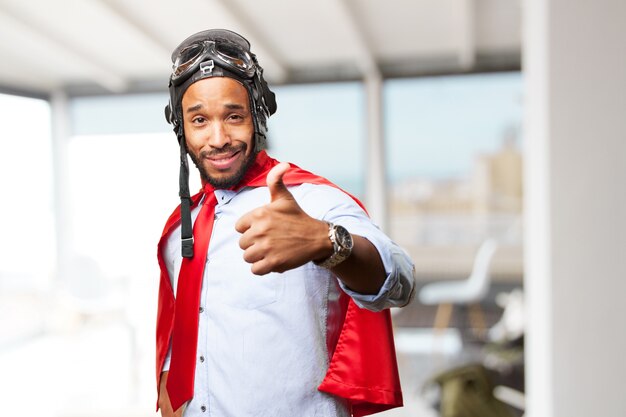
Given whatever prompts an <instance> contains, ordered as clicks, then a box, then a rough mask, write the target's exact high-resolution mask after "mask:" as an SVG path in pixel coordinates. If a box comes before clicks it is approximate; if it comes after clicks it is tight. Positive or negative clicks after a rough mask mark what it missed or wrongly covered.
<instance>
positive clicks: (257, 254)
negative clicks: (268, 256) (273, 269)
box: [243, 245, 264, 264]
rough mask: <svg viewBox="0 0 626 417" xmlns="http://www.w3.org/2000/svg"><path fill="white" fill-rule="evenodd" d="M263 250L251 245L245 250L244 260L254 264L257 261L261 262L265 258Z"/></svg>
mask: <svg viewBox="0 0 626 417" xmlns="http://www.w3.org/2000/svg"><path fill="white" fill-rule="evenodd" d="M263 257H264V255H263V252H262V251H261V250H259V248H256V247H255V246H254V245H252V246H250V247H249V248H248V249H246V250H245V251H244V252H243V260H244V261H246V262H247V263H249V264H253V263H255V262H259V261H261V260H263Z"/></svg>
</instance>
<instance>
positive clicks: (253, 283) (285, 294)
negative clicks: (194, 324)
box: [163, 184, 414, 417]
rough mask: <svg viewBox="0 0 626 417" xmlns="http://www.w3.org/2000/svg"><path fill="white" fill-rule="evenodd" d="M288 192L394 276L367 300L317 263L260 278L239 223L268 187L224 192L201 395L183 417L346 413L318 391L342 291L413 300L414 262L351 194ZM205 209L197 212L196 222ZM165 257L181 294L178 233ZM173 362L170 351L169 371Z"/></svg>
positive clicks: (207, 305) (209, 268) (199, 367)
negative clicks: (360, 242) (368, 248)
mask: <svg viewBox="0 0 626 417" xmlns="http://www.w3.org/2000/svg"><path fill="white" fill-rule="evenodd" d="M288 188H289V191H290V192H291V193H292V194H293V195H294V197H295V199H296V201H297V202H298V204H299V205H300V207H302V209H303V210H304V211H305V212H306V213H307V214H308V215H310V216H311V217H314V218H316V219H320V220H325V221H329V222H332V223H335V224H340V225H342V226H344V227H345V228H346V229H347V230H348V231H349V232H350V233H351V234H353V235H358V236H362V237H364V238H366V239H368V240H369V241H370V242H371V243H372V244H374V246H375V247H376V248H377V249H378V252H379V254H380V256H381V260H382V262H383V264H384V267H385V270H386V273H387V279H386V280H385V283H384V284H383V286H382V288H381V289H380V291H379V293H378V294H375V295H363V294H359V293H356V292H354V291H351V290H350V289H349V288H346V287H345V286H344V285H343V284H342V282H341V281H340V280H338V279H337V277H335V276H334V275H333V274H332V273H331V272H330V271H328V270H326V269H324V268H320V267H318V266H317V265H315V264H314V263H312V262H309V263H307V264H305V265H302V266H301V267H299V268H295V269H292V270H290V271H286V272H284V273H270V274H267V275H264V276H257V275H254V274H252V273H251V272H250V267H251V265H250V264H248V263H246V262H245V261H244V260H243V250H242V249H241V248H240V247H239V238H240V236H241V235H240V234H239V233H238V232H237V231H236V230H235V223H236V222H237V220H238V219H239V218H240V217H241V216H242V215H244V214H246V213H247V212H249V211H251V210H253V209H255V208H257V207H260V206H262V205H265V204H268V203H269V201H270V196H269V190H268V189H267V187H258V188H244V189H243V190H240V191H238V192H234V191H229V190H217V191H216V192H215V196H216V198H217V206H216V208H215V222H214V225H213V234H212V237H211V242H210V246H209V249H208V254H207V261H206V265H205V270H204V276H203V281H202V290H201V291H202V292H201V300H200V306H201V307H200V311H199V314H200V320H199V330H198V348H197V359H196V372H195V383H194V397H193V399H192V400H191V401H190V402H189V403H188V404H187V407H186V409H185V412H184V417H206V416H220V417H221V416H237V417H239V416H264V417H269V416H277V417H278V416H281V417H283V416H284V417H288V416H301V417H307V416H316V417H317V416H319V417H337V416H342V417H343V416H348V415H349V412H348V409H347V406H346V404H345V403H344V401H343V400H342V399H340V398H336V397H333V396H331V395H328V394H325V393H323V392H319V391H318V390H317V386H318V385H319V384H320V383H321V381H322V380H323V378H324V375H325V374H326V370H327V368H328V363H329V360H330V358H331V357H332V353H333V350H334V347H335V344H336V342H337V339H338V337H339V332H340V330H341V321H342V318H343V314H344V312H343V311H342V310H341V305H340V303H339V302H338V300H339V295H340V293H341V291H342V290H343V291H345V292H346V293H347V294H349V295H350V296H351V297H352V298H353V299H354V301H355V302H356V304H357V305H359V306H360V307H362V308H367V309H369V310H373V311H379V310H382V309H385V308H388V307H400V306H403V305H405V304H407V303H408V302H409V301H410V299H411V297H412V295H413V288H414V277H413V271H414V269H413V263H412V262H411V260H410V258H409V257H408V255H407V254H406V253H405V252H404V251H403V250H402V249H401V248H400V247H398V246H397V245H396V244H394V243H393V242H392V241H391V240H390V239H389V238H388V237H387V236H385V235H384V234H383V233H382V232H381V231H380V230H379V229H378V228H377V227H376V226H375V225H374V224H373V223H372V222H371V220H370V219H369V218H368V217H367V215H366V214H365V212H364V211H363V210H362V209H361V208H360V207H359V206H358V205H357V204H356V203H355V202H354V200H353V199H352V198H350V197H349V196H348V195H346V194H345V193H343V192H342V191H340V190H338V189H336V188H334V187H330V186H326V185H312V184H302V185H298V186H292V187H288ZM198 212H199V208H195V209H194V210H193V211H192V218H193V220H194V221H195V218H196V217H197V215H198ZM163 255H164V259H165V263H166V265H167V269H168V273H169V276H170V277H171V279H172V286H173V288H174V293H176V288H177V282H178V273H179V271H180V265H181V262H182V258H181V256H180V227H179V228H177V229H175V230H174V231H173V232H172V233H171V235H170V236H169V237H168V240H167V242H166V245H165V247H164V253H163ZM169 362H170V355H169V353H168V355H167V358H166V361H165V365H164V367H163V370H164V371H165V370H168V369H169Z"/></svg>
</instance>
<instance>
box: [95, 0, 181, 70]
mask: <svg viewBox="0 0 626 417" xmlns="http://www.w3.org/2000/svg"><path fill="white" fill-rule="evenodd" d="M91 1H92V2H94V3H99V4H100V5H102V7H104V8H106V9H107V10H109V12H110V13H111V14H114V15H116V16H117V17H118V18H119V19H120V20H122V21H124V22H125V23H126V24H127V25H128V27H129V28H130V29H131V30H135V31H137V32H138V33H139V34H141V35H142V36H143V37H144V39H146V40H147V41H148V42H150V43H152V44H153V45H154V47H155V48H156V49H157V50H158V51H160V52H161V53H163V54H165V56H167V57H168V59H169V56H170V54H171V50H170V49H171V45H170V44H169V42H168V41H166V40H165V39H164V38H163V37H162V36H161V34H160V33H159V32H158V31H154V30H152V29H151V28H149V27H148V26H147V25H145V24H144V23H143V22H141V21H140V20H138V19H136V18H134V17H133V16H131V15H130V14H129V13H128V11H127V10H125V9H124V8H122V7H120V5H119V3H118V2H116V1H113V0H91Z"/></svg>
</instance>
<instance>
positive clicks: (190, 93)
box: [182, 77, 255, 188]
mask: <svg viewBox="0 0 626 417" xmlns="http://www.w3.org/2000/svg"><path fill="white" fill-rule="evenodd" d="M182 109H183V126H184V130H185V140H186V143H187V150H188V151H189V155H190V157H191V159H192V160H193V162H194V163H195V164H196V167H197V168H198V170H199V171H200V175H201V177H202V179H203V180H204V181H206V182H208V183H209V184H211V185H212V186H214V187H215V188H230V187H232V186H234V185H237V184H238V183H239V182H240V181H241V179H242V178H243V176H244V174H245V173H246V170H247V169H248V167H249V166H250V164H251V163H252V161H253V160H254V156H255V154H254V144H253V137H254V124H253V122H252V113H251V112H250V101H249V99H248V92H247V90H246V89H245V87H244V86H243V85H242V84H240V83H239V82H237V81H235V80H234V79H232V78H228V77H212V78H205V79H202V80H200V81H197V82H195V83H193V84H192V85H191V86H190V87H189V88H188V89H187V91H185V94H184V95H183V99H182Z"/></svg>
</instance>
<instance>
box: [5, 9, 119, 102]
mask: <svg viewBox="0 0 626 417" xmlns="http://www.w3.org/2000/svg"><path fill="white" fill-rule="evenodd" d="M0 13H1V14H2V15H4V16H3V18H4V19H7V20H10V21H11V22H12V23H13V24H14V25H15V26H16V27H19V30H20V31H22V32H25V33H28V36H30V37H32V38H34V39H37V44H38V45H40V46H41V47H42V48H46V49H48V50H58V51H60V52H61V53H62V54H63V55H65V56H68V57H71V59H72V62H73V63H75V65H78V66H80V67H84V68H85V71H84V74H85V76H86V77H87V78H90V79H91V80H92V81H93V82H94V83H96V84H98V85H100V86H102V87H104V88H106V89H107V90H108V91H111V92H114V93H117V92H122V91H124V90H125V89H126V85H127V82H126V80H125V79H124V78H123V77H121V76H120V75H119V74H117V73H116V72H115V71H113V70H111V69H110V68H108V65H107V64H106V63H100V62H97V60H96V59H94V57H92V56H89V55H88V54H86V53H85V52H84V51H81V50H79V48H77V47H75V46H73V45H71V44H70V43H68V42H67V41H66V40H64V39H60V38H59V37H58V35H57V34H56V33H54V32H52V31H47V30H45V29H43V28H42V27H41V25H34V24H32V22H30V21H29V19H28V17H26V16H24V15H23V13H22V12H21V11H20V10H18V9H17V8H16V7H14V6H13V5H11V4H9V3H8V2H2V3H0Z"/></svg>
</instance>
